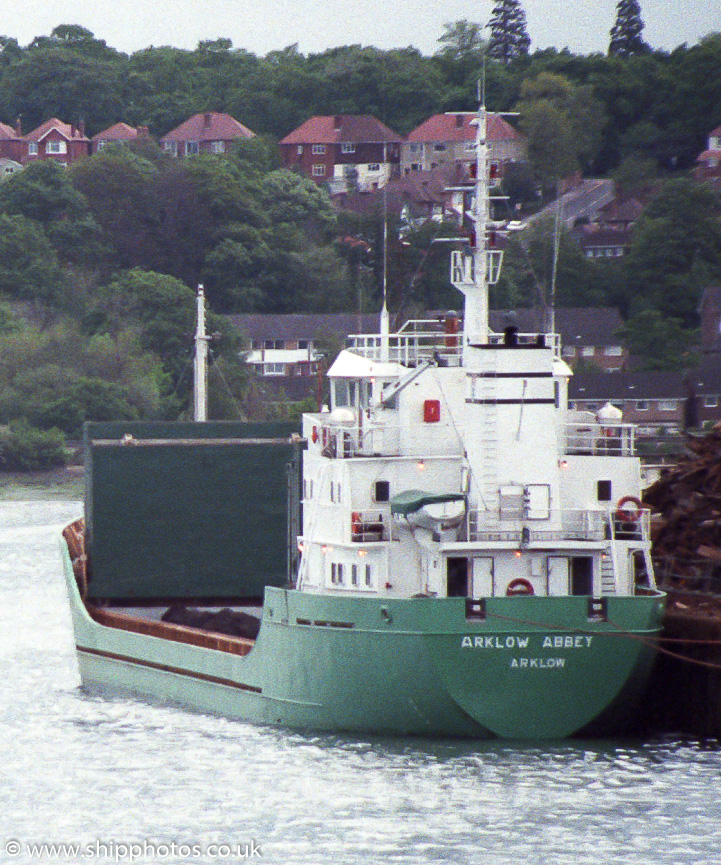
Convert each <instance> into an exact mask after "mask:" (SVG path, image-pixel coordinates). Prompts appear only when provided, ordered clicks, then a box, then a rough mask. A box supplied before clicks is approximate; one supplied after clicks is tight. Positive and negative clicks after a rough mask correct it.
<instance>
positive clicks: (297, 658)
mask: <svg viewBox="0 0 721 865" xmlns="http://www.w3.org/2000/svg"><path fill="white" fill-rule="evenodd" d="M475 123H476V125H477V128H476V141H475V148H476V162H475V166H474V169H475V170H474V171H472V172H471V179H470V180H469V182H468V183H467V184H466V185H463V186H461V187H459V189H458V190H457V192H458V194H459V195H460V196H461V197H462V198H463V200H464V204H463V208H464V214H465V216H464V219H465V220H466V222H467V230H466V231H465V232H463V233H462V235H461V236H459V237H458V238H455V239H454V240H453V249H452V251H451V282H452V283H453V285H454V286H456V288H457V289H458V290H459V291H460V292H461V293H462V295H463V297H464V305H463V312H462V315H460V316H458V317H456V316H453V315H444V316H442V317H441V318H440V319H429V320H424V321H413V322H408V323H407V324H406V325H405V326H404V327H403V328H401V329H400V330H399V331H397V332H391V329H390V327H389V316H388V313H387V309H386V305H385V303H384V304H383V309H382V311H381V313H380V316H379V327H378V333H375V334H357V335H351V336H350V337H349V338H348V341H347V347H346V348H345V349H344V350H343V351H341V352H340V354H339V355H338V357H337V358H336V360H335V361H334V362H333V364H332V366H331V367H330V369H329V371H328V377H329V386H330V403H329V406H328V407H327V409H325V410H322V411H318V412H316V413H310V414H306V415H305V416H304V417H303V420H302V430H301V433H300V435H298V434H297V433H296V434H293V433H292V432H291V431H290V430H289V429H280V428H279V427H277V426H272V425H265V426H257V425H256V426H254V425H244V424H234V423H231V424H222V423H213V422H207V421H206V422H201V423H196V424H176V425H153V424H140V423H134V424H133V423H124V424H123V423H115V424H90V425H88V427H87V428H86V460H87V467H88V468H87V472H86V474H87V479H88V480H87V484H88V489H87V495H86V519H85V521H78V522H77V523H74V524H73V525H71V526H69V527H68V528H67V529H66V530H65V532H64V540H63V556H64V562H65V573H66V579H67V588H68V593H69V597H70V606H71V610H72V620H73V627H74V633H75V642H76V646H77V656H78V663H79V668H80V675H81V680H82V684H83V686H84V687H87V688H94V689H95V688H100V689H106V690H110V691H112V692H125V693H127V692H130V693H135V694H138V695H141V696H144V697H149V698H153V699H160V700H165V701H172V702H174V703H178V704H180V705H183V706H186V707H189V708H192V709H196V710H201V711H208V712H214V713H221V714H223V715H226V716H228V717H231V718H237V719H242V720H245V721H251V722H258V723H264V724H278V725H284V726H287V727H293V728H304V729H313V730H325V731H334V732H349V733H363V734H368V733H379V734H392V735H412V734H416V735H427V736H449V737H476V738H506V739H526V740H528V739H531V740H535V739H549V738H550V739H557V738H563V737H568V736H572V735H613V734H615V733H620V732H622V731H624V730H625V729H626V728H627V725H628V724H629V723H632V722H633V719H634V713H635V711H636V708H637V704H638V701H639V699H640V697H641V695H642V693H643V689H644V686H645V683H646V680H647V677H648V674H649V671H650V667H651V665H652V662H653V659H654V654H655V646H656V640H657V637H658V634H659V630H660V626H661V619H662V616H663V609H664V598H665V596H664V594H663V592H661V591H659V590H658V589H657V587H656V585H655V581H654V575H653V566H652V562H651V558H650V538H649V513H648V511H647V510H646V509H644V508H643V506H642V505H641V502H640V492H641V490H640V483H641V481H640V461H639V459H638V458H637V457H636V455H635V439H634V428H633V427H632V426H631V425H625V424H622V423H621V422H620V420H619V418H618V413H617V412H616V411H615V410H614V409H613V407H612V406H605V407H604V408H603V409H601V410H600V411H599V412H598V413H597V414H593V413H589V412H578V411H571V410H570V409H569V408H568V402H567V383H568V379H569V376H570V375H571V374H572V373H571V370H570V369H569V367H568V366H567V365H566V363H565V362H564V361H563V359H562V356H561V347H560V341H559V338H558V336H557V335H556V334H555V333H554V332H553V327H552V323H551V324H549V326H548V327H546V328H544V329H542V330H541V331H540V332H538V333H519V332H518V330H517V328H516V327H514V326H513V324H512V323H509V325H508V327H506V328H505V330H504V332H503V333H494V332H492V331H491V330H490V328H489V321H488V308H489V286H491V285H493V284H494V283H495V282H496V281H497V279H498V275H499V272H500V268H501V264H502V256H503V251H502V249H501V245H502V244H501V243H500V242H499V240H500V238H502V236H503V234H504V228H505V225H504V223H503V222H502V221H499V220H495V219H494V218H493V211H492V204H491V193H490V189H491V182H492V178H491V177H490V174H491V166H490V165H489V160H488V153H487V147H486V123H487V116H486V110H485V107H484V106H483V105H481V106H480V107H479V109H478V112H477V118H476V120H475ZM459 234H460V233H459Z"/></svg>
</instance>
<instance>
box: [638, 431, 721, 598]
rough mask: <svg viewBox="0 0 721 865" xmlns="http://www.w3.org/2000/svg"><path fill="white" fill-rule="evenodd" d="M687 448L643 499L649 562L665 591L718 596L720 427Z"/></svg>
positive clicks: (693, 440)
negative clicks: (649, 516) (649, 512)
mask: <svg viewBox="0 0 721 865" xmlns="http://www.w3.org/2000/svg"><path fill="white" fill-rule="evenodd" d="M686 445H687V454H686V456H683V457H681V459H680V460H679V462H678V464H677V465H676V466H674V467H673V468H670V469H668V470H667V471H666V472H665V473H664V474H663V475H662V476H661V477H660V478H659V479H658V480H657V481H656V482H655V483H654V484H652V485H651V486H650V487H649V488H648V489H647V490H646V492H645V493H644V496H643V500H644V502H645V504H647V505H650V506H651V508H652V509H653V511H654V518H653V524H652V525H653V535H654V540H653V558H654V562H655V563H656V567H657V570H658V577H659V578H660V579H661V580H662V581H663V582H664V583H667V584H668V585H670V586H673V585H679V587H684V588H689V589H697V590H709V589H714V588H716V589H718V590H721V425H719V424H717V425H716V426H715V427H714V429H713V430H712V431H711V433H709V434H708V435H706V436H703V437H689V438H688V439H687V442H686Z"/></svg>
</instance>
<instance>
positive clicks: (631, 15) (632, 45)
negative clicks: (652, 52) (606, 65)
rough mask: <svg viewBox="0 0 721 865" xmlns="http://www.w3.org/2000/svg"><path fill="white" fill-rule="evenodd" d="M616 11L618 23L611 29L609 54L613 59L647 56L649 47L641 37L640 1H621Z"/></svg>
mask: <svg viewBox="0 0 721 865" xmlns="http://www.w3.org/2000/svg"><path fill="white" fill-rule="evenodd" d="M616 10H617V11H616V23H615V24H614V25H613V27H612V28H611V41H610V43H609V45H608V53H609V54H610V55H611V56H612V57H630V56H631V55H632V54H647V53H648V51H649V47H648V45H647V44H646V43H645V42H644V41H643V38H642V36H641V32H642V31H643V20H642V19H641V7H640V5H639V3H638V0H619V3H618V5H617V6H616Z"/></svg>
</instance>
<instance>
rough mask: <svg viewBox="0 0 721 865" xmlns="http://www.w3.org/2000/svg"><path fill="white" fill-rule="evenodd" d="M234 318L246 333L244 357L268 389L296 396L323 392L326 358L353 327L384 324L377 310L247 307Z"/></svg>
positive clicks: (375, 327)
mask: <svg viewBox="0 0 721 865" xmlns="http://www.w3.org/2000/svg"><path fill="white" fill-rule="evenodd" d="M228 318H229V319H230V321H231V322H232V323H233V325H235V327H236V328H237V330H238V332H239V333H240V334H241V335H242V336H243V337H244V338H245V340H246V342H247V350H246V352H245V353H244V354H245V357H244V360H245V362H246V363H247V364H249V365H250V366H252V367H253V369H254V371H255V373H256V374H257V375H258V376H259V377H260V378H262V381H263V384H264V386H265V387H266V390H267V391H268V392H270V393H271V394H272V393H275V394H277V393H279V392H280V391H282V392H283V394H284V395H285V396H286V397H288V398H290V399H295V400H300V399H303V398H305V397H308V396H316V395H317V392H318V386H319V374H320V372H321V369H320V366H321V362H322V361H323V359H324V358H325V356H326V354H328V352H329V351H331V352H332V353H333V354H335V352H336V351H337V350H340V349H341V348H342V347H343V346H344V345H345V339H346V337H347V336H348V334H349V333H374V332H377V330H378V314H377V313H373V314H368V313H362V314H358V313H351V312H339V313H312V314H308V313H290V314H288V315H264V314H259V313H243V314H236V315H229V316H228Z"/></svg>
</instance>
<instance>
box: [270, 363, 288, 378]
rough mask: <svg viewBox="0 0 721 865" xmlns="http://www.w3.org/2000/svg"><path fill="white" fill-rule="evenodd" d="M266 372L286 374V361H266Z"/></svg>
mask: <svg viewBox="0 0 721 865" xmlns="http://www.w3.org/2000/svg"><path fill="white" fill-rule="evenodd" d="M265 374H266V375H284V374H285V364H284V363H266V365H265Z"/></svg>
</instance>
